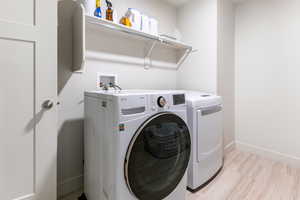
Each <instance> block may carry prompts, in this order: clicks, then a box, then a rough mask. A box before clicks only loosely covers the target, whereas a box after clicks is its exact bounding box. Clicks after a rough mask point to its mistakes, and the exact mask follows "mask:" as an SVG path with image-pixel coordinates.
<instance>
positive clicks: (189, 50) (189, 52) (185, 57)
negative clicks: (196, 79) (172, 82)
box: [176, 48, 193, 70]
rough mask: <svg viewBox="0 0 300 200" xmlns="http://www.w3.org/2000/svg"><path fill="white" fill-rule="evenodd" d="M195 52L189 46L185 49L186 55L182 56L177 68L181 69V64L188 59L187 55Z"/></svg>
mask: <svg viewBox="0 0 300 200" xmlns="http://www.w3.org/2000/svg"><path fill="white" fill-rule="evenodd" d="M192 52H193V49H192V48H189V49H187V50H186V51H185V53H184V55H183V56H182V57H181V58H180V60H179V61H178V63H177V68H176V70H179V68H180V67H181V65H182V64H183V63H184V61H185V60H186V59H187V57H188V56H189V55H190V54H191V53H192Z"/></svg>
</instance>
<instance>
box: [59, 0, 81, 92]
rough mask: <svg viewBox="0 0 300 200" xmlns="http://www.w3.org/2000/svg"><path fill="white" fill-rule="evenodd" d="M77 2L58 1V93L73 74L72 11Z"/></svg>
mask: <svg viewBox="0 0 300 200" xmlns="http://www.w3.org/2000/svg"><path fill="white" fill-rule="evenodd" d="M75 5H76V2H74V1H72V0H60V1H59V2H58V33H57V34H58V44H57V46H58V70H57V73H58V74H57V76H58V94H60V92H61V91H62V89H63V88H64V86H65V85H66V84H67V82H68V80H69V79H70V78H71V76H72V39H73V38H72V34H70V33H72V23H71V20H72V13H73V10H74V8H75Z"/></svg>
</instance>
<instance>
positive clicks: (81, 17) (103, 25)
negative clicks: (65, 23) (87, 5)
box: [73, 6, 193, 72]
mask: <svg viewBox="0 0 300 200" xmlns="http://www.w3.org/2000/svg"><path fill="white" fill-rule="evenodd" d="M87 25H92V26H94V27H95V28H96V30H97V31H99V32H101V31H108V32H109V33H112V35H114V34H117V35H120V36H121V37H124V34H125V36H129V37H130V38H132V39H134V40H135V39H136V40H143V41H146V42H145V45H147V46H148V47H147V48H146V49H147V52H146V53H145V55H144V62H143V64H144V67H145V69H149V68H150V67H161V68H164V66H165V67H166V68H169V69H170V68H172V69H175V70H178V69H179V68H180V66H181V65H182V63H183V62H184V61H185V60H186V58H187V57H188V56H189V54H190V53H191V52H193V48H192V46H190V45H188V44H185V43H183V42H181V41H178V40H172V39H169V38H165V37H161V36H156V35H152V34H148V33H144V32H142V31H138V30H134V29H132V28H130V27H126V26H124V25H122V24H117V23H114V22H111V21H108V20H105V19H101V18H97V17H93V16H89V15H85V14H84V8H83V7H82V6H78V8H77V9H76V12H75V13H74V15H73V67H74V71H77V72H83V71H84V66H85V60H86V51H87V49H86V46H85V45H86V41H85V40H86V37H87V36H86V34H85V32H86V28H87V27H86V26H87ZM97 28H99V29H97ZM161 45H163V46H165V48H168V49H170V50H171V51H174V52H175V53H176V55H177V56H176V57H177V58H176V62H172V63H166V62H165V63H163V62H156V61H153V62H152V53H153V51H155V50H156V48H155V47H156V46H161ZM117 62H120V61H119V60H118V59H117ZM160 65H161V66H160ZM171 66H174V67H171Z"/></svg>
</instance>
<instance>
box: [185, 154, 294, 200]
mask: <svg viewBox="0 0 300 200" xmlns="http://www.w3.org/2000/svg"><path fill="white" fill-rule="evenodd" d="M187 200H300V169H296V168H292V167H289V166H287V165H285V164H282V163H279V162H274V161H272V160H269V159H265V158H262V157H260V156H257V155H255V154H251V153H246V152H241V151H238V150H232V151H230V152H228V154H227V155H226V157H225V164H224V168H223V170H222V172H221V173H220V174H219V175H218V176H217V177H216V179H214V180H213V181H212V182H211V183H210V184H209V185H208V186H207V187H205V188H203V189H202V190H200V191H199V192H197V193H194V194H192V193H188V194H187Z"/></svg>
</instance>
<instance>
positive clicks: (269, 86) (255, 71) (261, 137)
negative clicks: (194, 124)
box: [235, 0, 300, 167]
mask: <svg viewBox="0 0 300 200" xmlns="http://www.w3.org/2000/svg"><path fill="white" fill-rule="evenodd" d="M299 10H300V1H299V0H285V1H282V0H251V1H244V2H241V3H239V4H238V5H237V8H236V32H235V34H236V37H235V38H236V45H235V46H236V79H235V80H236V87H235V88H236V140H237V144H238V146H240V147H241V148H245V149H248V150H251V151H255V152H258V153H260V154H263V155H265V156H270V157H272V158H275V159H279V160H281V161H285V162H289V163H291V164H293V165H296V166H298V167H299V166H300V148H299V140H300V135H299V132H300V128H299V123H300V118H299V113H298V111H300V105H299V101H300V87H299V86H300V79H299V73H300V68H299V66H300V57H299V52H300V45H299V44H300V38H299V35H300V20H299V18H300V12H299Z"/></svg>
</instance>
